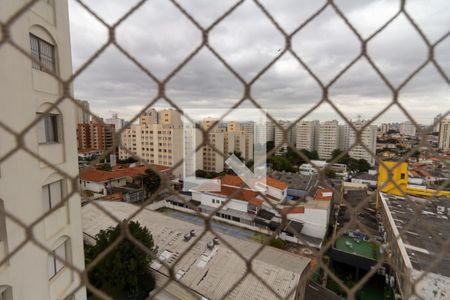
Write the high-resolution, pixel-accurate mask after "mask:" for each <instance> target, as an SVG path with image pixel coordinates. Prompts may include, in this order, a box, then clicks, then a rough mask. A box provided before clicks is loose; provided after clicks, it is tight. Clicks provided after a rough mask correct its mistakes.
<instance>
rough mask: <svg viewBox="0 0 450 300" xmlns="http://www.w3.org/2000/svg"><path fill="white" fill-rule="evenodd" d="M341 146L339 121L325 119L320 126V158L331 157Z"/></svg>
mask: <svg viewBox="0 0 450 300" xmlns="http://www.w3.org/2000/svg"><path fill="white" fill-rule="evenodd" d="M339 147H340V143H339V123H338V121H337V120H333V121H325V122H322V123H320V126H319V142H318V152H319V157H320V159H330V158H331V153H332V152H333V150H335V149H338V148H339Z"/></svg>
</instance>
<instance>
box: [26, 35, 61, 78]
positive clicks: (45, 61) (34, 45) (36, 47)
mask: <svg viewBox="0 0 450 300" xmlns="http://www.w3.org/2000/svg"><path fill="white" fill-rule="evenodd" d="M30 46H31V57H33V69H36V70H41V71H45V72H54V71H55V46H53V45H52V44H49V43H48V42H46V41H44V40H42V39H40V38H38V37H37V36H35V35H33V34H30Z"/></svg>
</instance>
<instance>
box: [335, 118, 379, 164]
mask: <svg viewBox="0 0 450 300" xmlns="http://www.w3.org/2000/svg"><path fill="white" fill-rule="evenodd" d="M352 124H353V126H354V127H355V129H356V130H358V131H359V130H361V129H362V128H363V126H364V125H365V124H366V121H364V120H357V121H353V122H352ZM377 130H378V128H377V126H376V125H369V126H367V127H366V128H364V130H363V131H362V132H361V138H360V143H358V144H356V145H355V146H353V148H351V149H350V147H351V146H352V145H353V144H354V143H355V142H356V141H357V134H356V132H355V130H354V129H353V128H352V127H350V125H348V124H345V125H343V130H342V131H341V135H340V139H341V143H342V144H343V147H341V150H347V149H350V150H349V152H348V155H349V156H350V157H352V158H354V159H365V160H367V162H369V164H371V165H372V166H373V165H374V164H375V155H376V147H377ZM362 145H364V146H365V147H366V148H367V149H369V151H367V150H366V149H365V148H364V147H363V146H362Z"/></svg>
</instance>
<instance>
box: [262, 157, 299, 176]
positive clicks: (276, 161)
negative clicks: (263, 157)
mask: <svg viewBox="0 0 450 300" xmlns="http://www.w3.org/2000/svg"><path fill="white" fill-rule="evenodd" d="M267 162H268V163H270V164H271V165H272V169H274V170H277V171H286V172H295V171H296V170H295V169H294V167H293V166H292V163H291V162H290V161H289V160H288V159H287V158H286V157H283V156H272V157H269V158H268V159H267Z"/></svg>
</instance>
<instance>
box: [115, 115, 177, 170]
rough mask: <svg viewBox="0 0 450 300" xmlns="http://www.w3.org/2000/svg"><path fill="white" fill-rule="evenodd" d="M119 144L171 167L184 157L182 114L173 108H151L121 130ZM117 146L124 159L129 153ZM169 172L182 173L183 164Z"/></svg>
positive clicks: (149, 160) (152, 160)
mask: <svg viewBox="0 0 450 300" xmlns="http://www.w3.org/2000/svg"><path fill="white" fill-rule="evenodd" d="M121 144H122V146H123V147H125V148H126V149H127V150H128V151H129V152H131V153H132V154H133V155H136V156H138V157H140V158H141V159H143V160H144V161H146V162H148V163H151V164H157V165H162V166H167V167H174V166H175V165H176V164H177V163H178V162H180V161H181V160H182V159H183V125H182V120H181V115H180V113H179V112H178V111H176V110H173V109H164V110H160V111H159V112H158V111H157V110H155V109H150V110H148V111H147V112H145V113H144V114H143V115H142V116H141V117H140V119H139V124H132V125H130V127H129V128H127V129H125V130H124V131H123V132H122V134H121ZM128 151H126V150H124V149H122V148H121V149H119V158H120V159H126V158H128V157H130V156H131V154H130V153H129V152H128ZM172 173H173V174H174V175H177V176H181V175H182V174H183V165H179V166H178V167H176V168H175V169H174V170H173V171H172Z"/></svg>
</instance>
